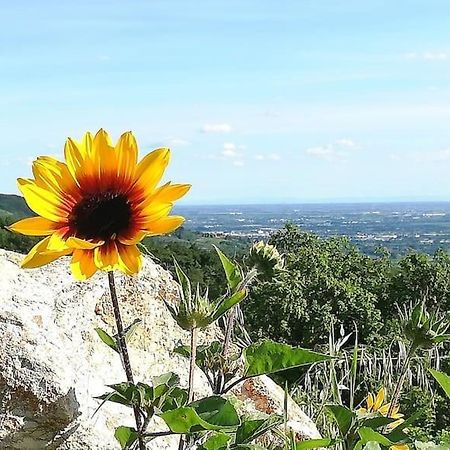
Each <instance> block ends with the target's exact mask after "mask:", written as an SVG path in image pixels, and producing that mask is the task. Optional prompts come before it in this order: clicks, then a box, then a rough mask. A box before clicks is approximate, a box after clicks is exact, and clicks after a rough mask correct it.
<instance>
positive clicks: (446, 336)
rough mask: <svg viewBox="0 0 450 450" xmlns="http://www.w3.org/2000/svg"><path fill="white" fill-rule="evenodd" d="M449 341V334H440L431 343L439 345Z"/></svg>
mask: <svg viewBox="0 0 450 450" xmlns="http://www.w3.org/2000/svg"><path fill="white" fill-rule="evenodd" d="M449 340H450V334H441V335H439V336H436V337H435V338H433V342H434V343H435V344H440V343H441V342H445V341H449Z"/></svg>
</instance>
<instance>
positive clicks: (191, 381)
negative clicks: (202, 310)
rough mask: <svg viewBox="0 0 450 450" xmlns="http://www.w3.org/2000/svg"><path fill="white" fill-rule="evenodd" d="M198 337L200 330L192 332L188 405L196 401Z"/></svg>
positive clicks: (195, 329) (194, 329)
mask: <svg viewBox="0 0 450 450" xmlns="http://www.w3.org/2000/svg"><path fill="white" fill-rule="evenodd" d="M197 336H198V329H197V328H193V329H192V330H191V357H190V360H189V388H188V403H191V402H192V401H193V400H194V372H195V360H196V359H197Z"/></svg>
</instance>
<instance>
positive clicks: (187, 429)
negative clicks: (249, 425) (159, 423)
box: [160, 396, 240, 433]
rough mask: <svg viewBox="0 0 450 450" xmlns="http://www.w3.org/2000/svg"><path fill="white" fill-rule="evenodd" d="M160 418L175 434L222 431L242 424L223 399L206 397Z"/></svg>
mask: <svg viewBox="0 0 450 450" xmlns="http://www.w3.org/2000/svg"><path fill="white" fill-rule="evenodd" d="M160 417H161V418H162V419H163V420H164V421H165V422H166V424H167V426H168V427H169V429H170V430H171V431H172V432H174V433H192V432H198V431H203V430H222V429H224V428H229V427H236V426H238V425H239V424H240V419H239V416H238V415H237V413H236V410H235V409H234V407H233V405H232V404H231V403H230V402H229V401H228V400H226V399H224V398H223V397H219V396H212V397H206V398H203V399H201V400H198V401H196V402H193V403H191V404H190V405H189V406H185V407H181V408H177V409H173V410H170V411H167V412H164V413H163V414H161V415H160Z"/></svg>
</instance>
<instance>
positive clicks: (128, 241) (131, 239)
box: [118, 230, 148, 245]
mask: <svg viewBox="0 0 450 450" xmlns="http://www.w3.org/2000/svg"><path fill="white" fill-rule="evenodd" d="M147 235H148V231H143V230H140V231H138V232H137V233H134V235H130V236H123V237H120V236H119V238H118V240H119V242H120V243H121V244H125V245H136V244H138V243H139V242H141V241H142V239H144V238H145V237H146V236H147Z"/></svg>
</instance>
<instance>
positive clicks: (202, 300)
mask: <svg viewBox="0 0 450 450" xmlns="http://www.w3.org/2000/svg"><path fill="white" fill-rule="evenodd" d="M217 252H218V253H219V252H220V250H218V249H217ZM219 256H220V258H221V260H222V263H223V268H224V271H225V273H226V275H227V278H228V279H230V277H234V278H231V279H232V282H231V283H232V285H233V287H232V288H231V286H230V289H229V290H227V292H226V293H225V294H224V295H221V296H220V297H218V298H216V299H214V300H209V298H208V289H206V290H205V292H204V294H201V293H200V286H199V285H198V284H197V289H196V290H195V292H194V293H193V292H192V286H191V281H190V280H189V278H188V276H187V275H186V274H185V273H184V272H183V270H182V269H181V267H180V266H179V265H178V263H177V262H176V261H175V271H176V274H177V278H178V284H179V286H180V289H179V293H180V299H179V301H178V302H177V303H175V304H171V303H169V302H165V304H166V306H167V309H168V310H169V312H170V314H171V315H172V317H173V318H174V319H175V320H176V322H177V323H178V325H179V326H180V327H181V328H183V330H187V331H190V330H193V329H204V328H207V327H208V326H209V325H211V324H212V323H213V322H215V321H217V320H218V319H220V318H221V317H222V316H223V315H224V314H225V313H226V312H228V311H229V310H230V309H231V308H233V307H234V306H236V305H237V304H238V303H239V302H241V301H242V300H244V298H245V297H246V296H247V294H248V290H247V288H246V283H245V280H246V279H247V278H248V277H246V278H245V279H244V275H243V273H242V271H241V269H240V267H239V265H238V264H237V263H234V262H231V261H230V260H229V259H228V258H227V257H226V256H225V255H223V254H222V253H219ZM230 271H231V272H232V273H231V272H230ZM236 273H239V281H237V278H236V275H235V274H236ZM229 283H230V281H229Z"/></svg>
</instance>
